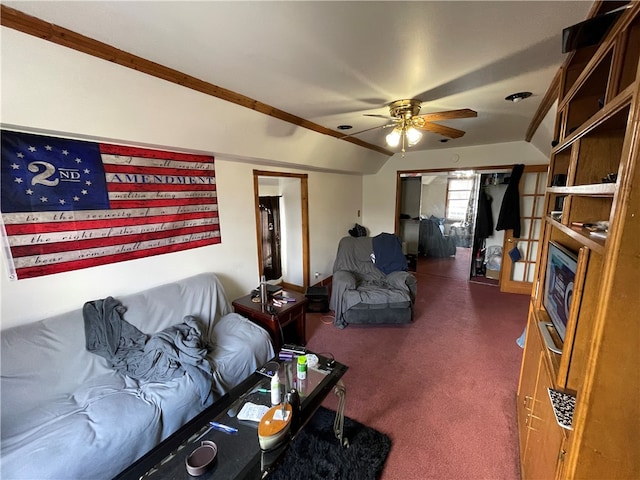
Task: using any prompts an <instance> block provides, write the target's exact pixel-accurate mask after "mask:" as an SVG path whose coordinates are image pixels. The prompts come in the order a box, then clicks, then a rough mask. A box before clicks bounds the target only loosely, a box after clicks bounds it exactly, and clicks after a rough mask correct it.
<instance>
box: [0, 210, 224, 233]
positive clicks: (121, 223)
mask: <svg viewBox="0 0 640 480" xmlns="http://www.w3.org/2000/svg"><path fill="white" fill-rule="evenodd" d="M217 217H218V212H193V213H180V214H174V215H157V216H149V217H132V218H114V219H109V220H84V221H71V222H51V223H28V224H27V223H22V224H15V225H10V224H9V225H5V228H6V230H7V235H8V236H11V235H28V234H35V233H55V232H67V231H81V230H91V229H93V228H111V227H114V228H115V227H126V226H137V225H149V224H151V223H167V222H178V221H181V220H195V219H198V218H217Z"/></svg>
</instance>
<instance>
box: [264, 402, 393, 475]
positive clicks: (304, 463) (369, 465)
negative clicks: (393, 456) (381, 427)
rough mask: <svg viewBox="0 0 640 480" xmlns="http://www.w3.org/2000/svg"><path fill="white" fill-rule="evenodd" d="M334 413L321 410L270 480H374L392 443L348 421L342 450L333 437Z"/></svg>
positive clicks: (350, 420)
mask: <svg viewBox="0 0 640 480" xmlns="http://www.w3.org/2000/svg"><path fill="white" fill-rule="evenodd" d="M335 415H336V414H335V412H334V411H331V410H328V409H326V408H324V407H320V408H319V409H318V411H317V412H316V414H315V415H314V416H313V418H312V419H311V420H310V421H309V423H308V424H307V425H306V427H305V428H304V429H303V430H302V432H301V433H300V434H299V435H298V437H297V438H296V439H295V441H294V442H293V444H292V445H291V446H290V447H289V451H288V452H287V454H286V455H285V458H284V459H283V461H282V463H281V464H280V465H279V466H278V468H277V469H276V470H275V471H274V472H273V473H272V474H271V475H270V476H269V477H268V478H269V479H270V480H291V479H305V480H343V479H344V480H375V479H376V478H379V476H380V474H381V473H382V467H383V466H384V462H385V460H386V459H387V455H388V454H389V450H390V449H391V439H390V438H389V437H388V436H387V435H385V434H384V433H380V432H378V431H377V430H374V429H373V428H369V427H367V426H365V425H362V424H361V423H358V422H356V421H355V420H352V419H350V418H348V417H345V419H344V436H345V437H346V438H347V439H348V440H349V446H348V447H344V448H343V447H341V446H340V442H339V441H338V439H337V438H336V437H335V435H334V433H333V421H334V419H335Z"/></svg>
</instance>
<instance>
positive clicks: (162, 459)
mask: <svg viewBox="0 0 640 480" xmlns="http://www.w3.org/2000/svg"><path fill="white" fill-rule="evenodd" d="M317 356H318V358H319V362H318V367H317V368H309V370H308V372H307V379H306V381H305V382H303V383H302V384H298V381H297V380H295V379H296V374H295V365H294V362H292V361H282V360H277V358H276V359H273V360H272V361H271V362H268V363H267V364H266V365H265V366H266V367H267V370H271V371H273V370H274V369H275V368H278V370H279V375H280V380H281V382H282V383H283V384H285V385H286V387H288V388H291V387H293V386H295V387H298V390H299V392H300V415H299V422H298V426H297V428H295V429H294V428H293V427H292V431H291V435H290V436H289V438H288V439H287V440H286V441H285V442H284V443H282V444H281V445H280V446H279V447H277V448H276V449H274V450H271V451H269V452H263V451H262V450H261V449H260V445H259V443H258V424H257V423H256V422H250V421H247V420H244V421H243V420H238V419H237V418H236V417H235V416H230V414H229V413H228V412H229V411H232V412H234V411H235V412H236V413H237V412H239V411H240V409H241V407H242V405H243V404H244V403H245V402H247V401H251V402H252V403H257V404H264V405H269V406H270V405H271V403H270V401H271V397H270V394H269V393H261V392H259V391H258V389H260V388H263V389H269V388H270V381H271V379H270V378H269V377H268V376H265V375H263V374H261V373H258V372H255V373H253V374H252V375H251V376H249V377H248V378H247V379H246V380H245V381H243V382H242V383H241V384H239V385H238V386H237V387H235V388H234V389H233V390H231V391H230V392H229V393H228V394H226V395H224V396H223V397H222V398H220V399H219V400H218V401H217V402H215V403H214V404H213V405H211V406H210V407H208V408H206V409H205V410H204V411H203V412H202V413H200V414H199V415H197V416H196V417H195V418H193V419H192V420H191V421H189V422H188V423H187V424H185V425H184V426H183V427H181V428H180V429H179V430H178V431H176V432H175V433H174V434H173V435H171V436H170V437H169V438H167V439H166V440H164V441H163V442H162V443H160V444H159V445H158V446H156V447H155V448H154V449H153V450H151V451H149V452H148V453H147V454H145V455H144V456H142V457H141V458H140V459H138V460H137V461H136V462H135V463H133V464H132V465H130V466H129V467H128V468H126V469H125V470H123V471H122V472H120V473H119V474H118V475H117V476H116V477H115V478H116V479H140V480H146V479H150V480H155V479H167V478H171V479H194V478H197V479H208V478H213V479H258V478H264V477H266V476H267V475H268V474H269V473H270V472H271V471H273V469H274V468H275V467H276V466H277V464H278V462H279V461H280V459H281V458H282V457H283V456H284V454H285V453H286V450H287V448H288V446H289V445H290V444H291V442H292V441H293V440H294V439H295V437H296V435H297V433H298V432H299V431H300V430H301V429H302V428H304V426H305V425H306V423H307V422H308V421H309V420H310V419H311V417H312V416H313V414H314V413H315V412H316V410H317V409H318V407H319V406H320V405H321V404H322V402H323V400H324V399H325V398H326V397H327V395H328V394H329V392H330V391H331V390H332V389H334V391H335V393H336V394H337V395H340V396H344V387H343V386H342V382H341V381H340V379H341V378H342V376H343V375H344V373H345V372H346V371H347V369H348V367H347V366H345V365H343V364H341V363H339V362H337V361H332V360H331V359H329V358H326V357H324V356H322V355H317ZM294 360H295V357H294ZM272 362H277V363H276V364H274V363H272ZM294 381H295V382H296V384H295V385H294V384H293V382H294ZM232 414H233V413H232ZM341 414H342V412H338V413H337V416H338V418H337V419H336V425H337V426H340V428H341V425H342V420H343V419H342V416H341ZM210 421H216V422H219V423H222V424H224V425H228V426H230V427H234V428H237V429H238V433H236V434H231V435H229V434H225V433H223V432H220V431H217V430H213V429H211V430H209V431H208V432H207V429H208V428H209V422H210ZM336 436H338V437H340V440H338V439H336V442H340V441H341V440H342V432H341V431H338V432H336ZM202 440H211V441H213V442H215V443H216V445H217V447H218V455H217V458H216V460H215V462H214V466H213V468H211V469H210V470H209V471H207V472H206V473H205V474H204V475H201V476H198V477H192V476H191V475H189V474H188V473H187V470H186V466H185V459H186V458H187V457H188V456H189V455H190V454H191V452H193V451H194V450H195V449H196V448H197V447H198V446H199V445H200V444H201V442H202Z"/></svg>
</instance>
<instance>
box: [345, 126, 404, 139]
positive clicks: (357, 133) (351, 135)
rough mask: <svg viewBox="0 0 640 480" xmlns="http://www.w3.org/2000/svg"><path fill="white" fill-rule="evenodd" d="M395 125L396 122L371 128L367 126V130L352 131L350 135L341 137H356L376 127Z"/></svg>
mask: <svg viewBox="0 0 640 480" xmlns="http://www.w3.org/2000/svg"><path fill="white" fill-rule="evenodd" d="M395 125H396V124H395V123H390V124H388V125H378V126H377V127H371V128H367V129H366V130H360V131H359V132H355V133H350V134H348V135H344V136H342V137H339V138H340V139H341V140H342V139H343V138H348V137H355V136H356V135H360V134H361V133H364V132H369V131H371V130H375V129H376V128H389V127H395Z"/></svg>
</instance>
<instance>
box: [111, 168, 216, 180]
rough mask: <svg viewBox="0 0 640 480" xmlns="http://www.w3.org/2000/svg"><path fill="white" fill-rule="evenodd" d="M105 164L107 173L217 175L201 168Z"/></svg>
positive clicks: (181, 175) (182, 175)
mask: <svg viewBox="0 0 640 480" xmlns="http://www.w3.org/2000/svg"><path fill="white" fill-rule="evenodd" d="M103 165H104V171H105V172H106V173H121V174H128V175H158V176H166V175H175V176H177V177H215V173H214V171H213V170H199V169H197V168H169V167H151V166H144V167H142V166H140V165H117V164H114V163H103ZM160 185H161V184H160Z"/></svg>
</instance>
